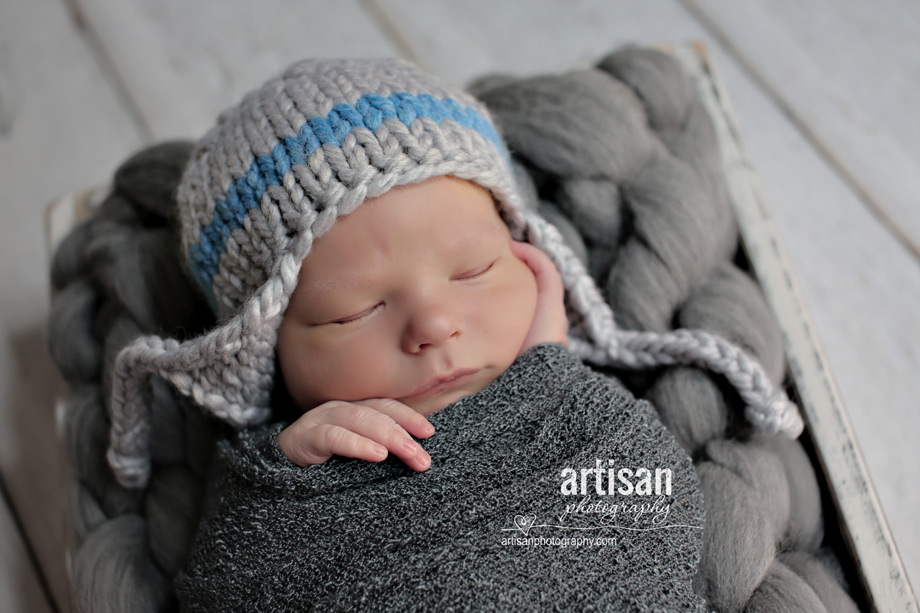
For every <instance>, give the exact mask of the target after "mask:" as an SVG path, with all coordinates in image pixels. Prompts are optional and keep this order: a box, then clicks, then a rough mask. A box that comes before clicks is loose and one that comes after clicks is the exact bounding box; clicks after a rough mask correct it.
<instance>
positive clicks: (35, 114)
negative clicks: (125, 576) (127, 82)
mask: <svg viewBox="0 0 920 613" xmlns="http://www.w3.org/2000/svg"><path fill="white" fill-rule="evenodd" d="M141 142H142V141H141V137H140V133H139V130H138V127H137V125H135V123H134V122H133V121H132V120H131V118H130V115H129V114H128V113H126V112H125V110H124V108H123V107H122V105H121V103H120V101H119V100H118V97H117V96H116V95H115V93H114V90H113V88H112V86H111V84H110V82H109V80H108V79H107V78H106V76H105V74H104V73H103V71H102V70H100V68H99V66H98V64H97V63H96V61H95V59H94V57H93V54H92V52H91V48H90V46H88V45H87V43H86V41H85V40H84V39H83V38H82V37H81V35H80V34H79V33H78V31H77V30H76V29H75V28H74V26H73V24H72V23H71V21H70V19H69V15H68V13H67V11H66V8H65V4H64V3H63V2H60V0H4V1H3V2H0V185H2V186H3V197H2V198H0V213H2V215H3V223H2V224H0V287H2V291H0V473H2V476H3V479H4V482H5V483H6V486H7V490H8V492H9V496H10V504H11V505H13V506H14V507H15V509H16V511H17V514H18V516H19V517H20V518H21V519H22V523H23V529H24V531H25V534H24V535H23V537H24V538H26V539H28V540H29V541H30V543H31V546H32V549H33V550H34V552H35V554H36V557H37V559H38V561H39V563H40V565H41V567H42V571H43V573H44V576H45V578H46V580H47V583H48V586H49V588H50V590H51V592H52V595H53V598H54V600H55V602H56V603H57V606H58V607H59V609H60V610H62V611H64V610H68V605H67V603H68V600H69V591H68V581H67V574H66V569H65V561H64V545H63V543H64V537H65V533H66V530H65V528H64V525H65V524H64V518H65V515H66V511H65V506H64V505H65V497H64V492H65V491H66V490H65V489H64V488H63V487H62V480H61V469H62V463H61V460H60V458H59V456H58V455H57V452H58V450H59V445H58V443H57V440H56V437H55V431H54V422H53V399H54V393H55V389H56V387H55V382H56V381H57V378H56V375H55V373H54V370H53V369H52V368H51V366H50V360H49V358H48V356H47V353H46V349H45V347H46V341H45V338H44V333H43V329H44V326H45V321H46V319H47V315H48V294H49V287H48V272H47V271H48V258H47V256H46V251H45V249H46V247H45V241H44V240H43V236H44V232H43V221H44V219H43V213H44V207H45V205H46V204H47V203H48V202H49V201H50V200H51V199H52V198H55V197H57V196H60V195H62V194H66V193H70V192H73V191H75V190H78V189H80V188H82V187H84V186H86V185H92V184H94V183H97V182H99V181H100V180H102V179H104V178H106V177H108V176H109V175H110V174H111V171H112V169H113V168H114V166H115V165H116V164H117V163H118V162H119V161H120V160H122V159H124V158H125V157H126V156H127V155H128V154H129V153H130V152H131V151H133V150H135V149H136V148H137V147H138V146H140V144H141ZM17 547H18V546H17V545H16V543H15V541H14V540H11V539H10V538H9V532H8V531H4V532H3V535H2V536H0V555H3V556H6V555H7V551H9V552H10V553H9V555H11V556H16V557H15V558H14V559H15V560H17V561H16V564H17V565H19V563H20V561H21V557H20V556H19V554H18V553H16V552H17V551H20V549H17ZM8 548H9V549H8ZM16 568H19V569H20V570H21V567H20V566H17V567H16ZM14 572H20V571H18V570H15V569H14ZM5 576H6V575H5V574H3V575H2V577H5ZM0 580H4V579H2V578H0ZM9 580H10V581H13V582H14V583H13V585H14V586H15V588H16V589H19V588H21V587H23V586H24V585H25V584H24V583H21V582H22V581H23V580H24V579H23V575H22V574H21V573H20V574H19V575H16V574H13V575H10V578H9ZM31 601H32V602H38V601H37V600H36V599H34V598H31ZM25 603H26V606H24V607H23V608H15V607H6V606H3V605H0V609H2V610H4V611H7V610H9V611H16V610H23V611H31V610H44V609H43V608H42V606H41V604H40V602H39V603H38V604H35V605H34V606H28V604H31V602H30V601H28V600H27V601H25ZM3 604H6V603H5V602H4V603H3Z"/></svg>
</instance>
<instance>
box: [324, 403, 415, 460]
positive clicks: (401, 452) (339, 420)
mask: <svg viewBox="0 0 920 613" xmlns="http://www.w3.org/2000/svg"><path fill="white" fill-rule="evenodd" d="M363 402H366V401H362V403H343V404H341V405H339V406H338V407H337V408H336V410H335V411H334V412H332V413H331V414H330V415H329V418H328V423H330V424H335V425H337V426H341V427H343V428H345V429H347V430H350V431H351V432H354V433H355V434H358V435H360V436H363V437H365V438H368V439H370V440H372V441H375V442H377V443H379V444H381V445H383V446H384V447H385V448H386V449H387V450H388V451H389V452H390V453H392V454H394V455H395V456H396V457H398V458H399V459H401V460H402V461H403V462H405V463H406V464H408V465H409V466H410V467H411V468H414V469H415V470H427V469H428V467H429V466H431V457H430V456H429V455H428V453H427V452H426V451H425V450H424V449H422V446H421V445H419V444H418V442H416V441H415V439H413V438H412V437H411V436H409V433H408V432H406V431H405V430H404V429H403V427H402V426H400V425H399V424H398V423H396V421H395V420H394V419H393V418H392V417H390V416H389V415H387V414H385V413H383V412H381V411H378V410H377V409H375V408H372V407H370V406H367V405H365V404H363Z"/></svg>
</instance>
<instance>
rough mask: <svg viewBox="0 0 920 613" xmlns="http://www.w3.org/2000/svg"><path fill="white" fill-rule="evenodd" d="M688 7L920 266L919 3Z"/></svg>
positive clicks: (723, 0)
mask: <svg viewBox="0 0 920 613" xmlns="http://www.w3.org/2000/svg"><path fill="white" fill-rule="evenodd" d="M687 3H688V5H690V6H692V7H693V8H694V10H695V11H696V12H697V13H698V14H699V15H700V17H701V18H702V19H704V20H705V21H706V23H707V24H708V25H709V26H710V27H711V28H713V30H714V31H716V32H717V33H718V36H720V37H721V38H723V39H724V40H725V41H726V43H727V44H728V45H730V46H731V47H732V48H733V49H734V50H735V52H736V53H737V54H738V56H739V58H740V59H741V61H742V62H744V64H745V65H746V66H747V67H748V69H749V70H750V71H751V73H752V74H754V75H755V76H756V78H757V79H758V80H759V81H760V82H761V84H762V85H763V86H764V87H765V88H766V89H767V90H768V91H769V92H770V94H771V95H772V96H774V97H775V98H776V100H777V101H778V103H779V104H780V105H781V106H783V107H784V108H785V109H786V111H787V112H788V113H789V115H790V116H791V117H792V118H793V119H794V121H795V122H796V124H797V125H798V127H799V129H800V130H801V131H802V132H804V133H805V134H807V135H808V136H809V138H810V139H811V140H812V141H813V143H814V144H815V146H816V147H817V148H818V149H819V150H820V151H821V152H822V153H823V154H824V155H825V156H826V157H827V158H828V159H829V160H831V162H832V163H833V164H834V165H835V166H836V167H837V169H838V171H839V172H840V174H841V175H842V176H844V177H846V179H847V180H848V182H850V183H851V185H852V186H853V187H854V189H855V190H856V191H857V192H859V194H860V195H861V196H862V197H863V199H864V200H865V202H866V204H868V205H869V206H870V207H872V209H873V210H874V211H875V213H876V215H878V217H879V218H880V219H882V220H883V222H884V223H885V224H886V226H887V227H888V230H889V231H890V232H891V233H893V234H894V235H895V236H897V237H898V239H899V240H901V241H902V242H903V243H904V244H905V246H906V247H907V248H908V249H909V250H910V251H911V253H913V255H914V257H916V258H917V259H918V260H920V206H917V194H920V145H918V143H920V119H918V116H917V112H916V109H917V108H918V107H920V88H918V87H917V81H918V79H920V43H918V41H917V38H916V31H917V28H918V27H920V5H918V4H917V3H916V2H910V1H906V0H883V1H880V2H871V3H867V2H859V1H858V0H844V1H837V0H817V1H812V2H791V1H784V2H781V3H776V2H773V1H764V0H758V1H757V2H733V1H731V0H687Z"/></svg>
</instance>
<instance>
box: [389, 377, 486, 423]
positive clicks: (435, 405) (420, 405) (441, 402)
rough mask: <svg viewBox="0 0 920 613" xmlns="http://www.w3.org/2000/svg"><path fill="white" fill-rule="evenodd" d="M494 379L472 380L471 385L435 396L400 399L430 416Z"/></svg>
mask: <svg viewBox="0 0 920 613" xmlns="http://www.w3.org/2000/svg"><path fill="white" fill-rule="evenodd" d="M493 380H494V379H492V380H485V381H476V382H470V384H469V385H462V386H460V387H456V388H453V389H449V390H445V391H443V392H441V393H440V394H435V395H434V396H429V397H427V398H420V399H412V398H399V399H398V400H399V401H400V402H402V403H403V404H405V405H407V406H409V407H411V408H412V409H414V410H415V412H416V413H418V414H420V415H422V416H423V417H428V416H429V415H432V414H433V413H437V412H438V411H441V410H444V409H446V408H447V407H449V406H450V405H452V404H454V403H455V402H457V401H459V400H461V399H463V398H466V397H467V396H472V395H473V394H475V393H477V392H480V391H482V390H484V389H485V388H486V387H487V386H488V385H489V384H490V383H492V381H493Z"/></svg>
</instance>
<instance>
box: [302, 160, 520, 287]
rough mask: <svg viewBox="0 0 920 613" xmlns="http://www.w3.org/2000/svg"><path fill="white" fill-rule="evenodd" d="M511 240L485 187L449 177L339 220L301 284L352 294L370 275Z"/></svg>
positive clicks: (311, 257) (318, 243) (398, 192)
mask: <svg viewBox="0 0 920 613" xmlns="http://www.w3.org/2000/svg"><path fill="white" fill-rule="evenodd" d="M510 240H511V234H510V231H509V230H508V227H507V226H506V225H505V222H504V221H503V220H502V218H501V215H500V214H499V212H498V209H497V205H496V202H495V200H494V198H493V197H492V194H491V193H490V192H489V191H488V190H485V189H483V188H480V187H479V186H477V185H475V184H472V183H469V182H467V181H461V180H456V179H453V178H447V177H444V178H438V179H432V180H429V181H426V182H424V183H421V184H416V185H413V186H406V187H402V188H398V189H394V190H391V191H390V192H388V193H386V194H384V195H383V196H381V197H379V198H373V199H370V200H368V201H366V202H365V203H363V204H362V205H360V206H359V207H358V208H357V209H356V210H355V211H353V212H352V213H350V214H349V215H345V216H342V217H341V218H339V219H338V220H337V221H336V222H335V224H333V226H332V227H331V228H330V229H329V231H328V232H327V233H326V234H325V235H323V236H321V237H319V238H317V239H315V241H314V244H313V247H312V249H311V251H310V253H309V254H308V255H307V257H306V258H305V260H304V261H303V264H302V271H301V275H300V282H299V285H300V284H304V285H306V286H309V288H310V289H311V290H317V291H319V290H323V289H328V288H333V287H342V288H343V289H349V287H350V286H354V285H357V284H360V283H363V282H365V281H366V279H365V277H367V276H368V275H369V274H373V273H374V272H375V271H382V270H388V269H389V268H391V267H392V266H399V267H403V268H406V269H414V268H418V267H421V266H425V265H427V264H428V263H429V262H430V261H432V260H437V261H439V262H445V261H446V262H449V261H450V260H451V259H456V260H461V259H463V258H465V257H466V256H468V255H469V254H471V253H475V252H476V251H477V250H479V249H483V248H488V247H489V246H491V245H495V246H499V247H500V246H503V245H504V244H506V243H507V242H508V241H510ZM304 291H306V290H304Z"/></svg>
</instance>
